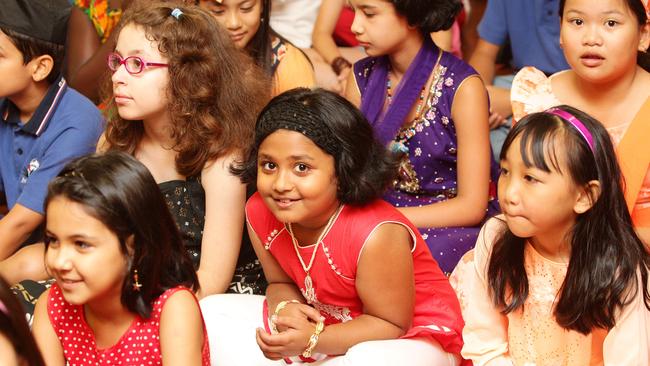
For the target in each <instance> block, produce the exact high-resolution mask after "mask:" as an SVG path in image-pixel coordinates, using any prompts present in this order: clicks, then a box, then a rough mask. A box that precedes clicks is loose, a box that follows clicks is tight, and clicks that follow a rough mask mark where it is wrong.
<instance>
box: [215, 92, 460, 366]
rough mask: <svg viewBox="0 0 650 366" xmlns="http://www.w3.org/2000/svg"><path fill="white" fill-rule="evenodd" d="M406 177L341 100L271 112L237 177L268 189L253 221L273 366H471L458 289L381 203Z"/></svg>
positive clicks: (254, 204) (283, 105)
mask: <svg viewBox="0 0 650 366" xmlns="http://www.w3.org/2000/svg"><path fill="white" fill-rule="evenodd" d="M394 168H395V161H394V159H393V158H392V157H391V156H389V155H388V154H387V152H386V151H385V149H384V148H383V147H382V146H381V144H379V143H378V142H376V141H375V140H374V139H373V132H372V129H371V127H370V126H369V125H368V123H367V121H366V120H365V118H364V117H363V115H362V114H361V113H360V112H359V111H358V110H357V109H356V108H355V107H354V106H353V105H352V104H350V103H349V102H347V101H346V100H345V99H343V98H342V97H340V96H338V95H336V94H334V93H331V92H326V91H324V90H322V89H316V90H313V91H312V90H308V89H304V88H298V89H295V90H292V91H289V92H286V93H284V94H282V95H280V96H278V97H276V98H274V99H273V100H272V101H271V102H270V103H269V105H267V106H266V107H265V109H264V110H263V111H262V113H261V115H260V117H259V119H258V122H257V127H256V132H255V143H254V145H253V148H252V149H251V151H250V153H249V155H248V158H247V159H246V160H245V162H244V164H243V166H242V168H241V169H235V170H237V171H238V173H239V174H240V176H241V178H242V180H243V181H245V182H255V181H256V182H257V189H258V193H256V194H255V195H254V196H253V197H251V199H250V200H249V201H248V203H247V206H246V214H247V219H248V224H249V232H250V236H251V239H252V241H253V245H254V247H255V251H256V253H257V254H258V257H259V258H260V261H261V262H262V266H263V268H264V273H265V274H266V276H267V279H268V280H269V287H268V289H267V292H266V302H265V303H264V312H265V314H266V315H269V314H272V315H271V316H270V320H269V323H268V324H266V326H267V327H266V330H265V329H258V331H257V343H258V344H259V348H260V349H261V350H262V352H263V353H264V355H265V356H266V357H268V358H270V359H281V358H286V359H290V360H291V361H304V362H313V361H316V360H322V359H324V358H326V356H325V355H333V356H334V355H343V354H345V356H341V357H331V358H327V359H325V360H324V361H321V362H322V363H321V364H324V365H343V364H345V365H350V364H352V365H395V364H408V365H458V364H459V362H460V358H459V357H458V355H457V353H458V351H459V347H460V346H461V343H462V341H461V338H460V333H459V330H460V328H461V327H462V324H463V321H462V319H461V317H460V313H459V307H458V303H457V300H456V299H455V297H454V295H453V291H452V290H451V287H450V286H449V283H448V281H447V278H446V277H445V276H444V275H443V273H442V272H441V271H440V269H439V267H438V266H437V264H436V262H435V261H434V260H433V258H432V257H431V254H430V253H429V251H428V249H427V247H426V245H425V243H424V241H423V240H422V238H421V237H420V236H419V235H418V234H417V229H416V228H415V227H414V226H413V225H412V224H410V223H409V222H408V220H407V219H406V218H405V217H404V216H403V215H402V214H400V213H399V212H398V211H397V210H395V209H394V208H393V207H392V206H390V205H389V204H387V203H385V202H384V201H382V200H379V197H380V196H381V193H382V192H383V190H384V188H385V187H386V184H387V183H388V181H389V180H390V179H391V177H392V176H393V172H394ZM260 307H261V306H260ZM204 308H206V307H205V304H204ZM260 310H261V309H260ZM219 341H220V340H219V339H217V340H215V342H219Z"/></svg>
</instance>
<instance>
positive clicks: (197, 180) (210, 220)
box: [100, 1, 268, 298]
mask: <svg viewBox="0 0 650 366" xmlns="http://www.w3.org/2000/svg"><path fill="white" fill-rule="evenodd" d="M178 6H179V7H175V5H173V4H170V3H169V2H167V3H163V2H149V1H143V2H140V3H136V4H134V5H132V6H131V7H129V9H128V10H127V11H125V12H124V13H123V15H122V19H121V22H120V26H118V28H116V29H115V30H114V32H116V39H117V46H116V48H115V52H114V53H111V54H110V55H109V57H108V67H109V68H110V70H111V71H112V75H111V80H110V81H109V83H108V84H107V88H110V94H111V99H110V102H109V104H108V115H109V116H110V117H109V120H108V126H107V129H106V134H105V137H106V144H105V145H103V146H101V147H100V148H101V149H111V150H119V151H124V152H127V153H129V154H131V155H133V156H135V158H136V159H138V160H139V161H140V162H142V163H143V164H144V165H145V166H146V167H147V168H149V171H150V172H151V173H152V175H153V176H154V178H155V179H156V181H157V182H158V184H159V187H160V189H161V190H162V191H163V194H164V196H165V200H166V201H167V203H168V206H169V208H170V210H171V211H172V215H173V216H174V218H175V219H176V223H177V224H178V226H179V227H180V229H181V232H182V234H183V239H184V242H185V244H186V249H187V251H188V252H189V253H190V256H191V258H192V259H193V261H194V264H195V267H197V270H198V271H197V274H198V276H199V281H200V282H201V292H200V293H198V296H199V298H201V297H203V296H205V295H207V294H213V293H223V292H225V291H226V290H229V291H235V292H244V293H260V294H261V293H263V287H264V282H263V278H262V270H261V266H260V264H259V262H257V258H256V257H255V254H254V252H253V249H252V247H251V246H250V244H248V243H246V242H244V244H242V233H243V231H244V205H245V202H246V187H245V186H244V185H243V184H242V183H241V182H240V181H239V179H237V177H235V176H233V175H232V174H231V173H230V171H229V170H228V167H229V165H230V162H231V161H233V160H234V159H238V158H239V156H240V154H241V150H242V149H244V148H245V147H246V146H247V145H248V144H249V143H250V139H251V137H252V133H253V124H254V123H255V118H256V116H257V113H258V112H259V110H260V109H261V107H262V106H263V105H264V103H265V102H266V100H267V99H266V98H267V97H266V96H267V94H268V92H267V90H268V85H267V84H266V83H265V82H264V80H265V79H264V77H263V76H261V75H258V73H257V72H256V68H255V67H254V65H253V63H252V61H251V60H250V59H249V58H248V57H247V56H246V55H244V54H243V53H242V52H240V51H238V50H236V49H235V47H234V45H233V44H232V42H230V40H229V39H228V36H227V35H226V34H225V32H222V31H220V30H219V26H218V24H217V22H216V21H215V20H214V19H213V18H212V17H211V16H210V15H209V14H208V13H207V12H205V11H203V10H202V9H200V8H198V7H196V6H185V5H180V4H179V5H178ZM240 249H241V250H240ZM238 255H239V259H238ZM233 273H235V276H234V279H233Z"/></svg>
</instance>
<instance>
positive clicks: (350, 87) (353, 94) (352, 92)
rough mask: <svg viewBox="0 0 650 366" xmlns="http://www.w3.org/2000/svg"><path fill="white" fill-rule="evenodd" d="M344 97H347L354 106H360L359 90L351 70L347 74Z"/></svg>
mask: <svg viewBox="0 0 650 366" xmlns="http://www.w3.org/2000/svg"><path fill="white" fill-rule="evenodd" d="M353 67H354V65H353ZM345 99H347V100H348V101H349V102H350V103H352V104H353V105H354V106H355V107H357V108H360V107H361V91H359V86H358V85H357V79H355V77H354V73H353V72H351V73H350V74H349V75H348V80H347V84H346V86H345Z"/></svg>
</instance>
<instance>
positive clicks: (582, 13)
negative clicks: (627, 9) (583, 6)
mask: <svg viewBox="0 0 650 366" xmlns="http://www.w3.org/2000/svg"><path fill="white" fill-rule="evenodd" d="M566 13H567V15H568V14H570V13H575V14H578V15H584V14H585V13H584V12H582V11H580V10H576V9H569V10H567V11H566ZM601 14H603V15H612V14H615V15H624V14H623V13H621V12H620V11H618V10H608V11H604V12H602V13H601Z"/></svg>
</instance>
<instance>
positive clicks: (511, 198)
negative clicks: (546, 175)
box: [498, 175, 521, 205]
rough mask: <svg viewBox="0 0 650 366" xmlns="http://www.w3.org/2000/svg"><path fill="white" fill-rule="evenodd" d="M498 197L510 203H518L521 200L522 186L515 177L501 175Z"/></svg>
mask: <svg viewBox="0 0 650 366" xmlns="http://www.w3.org/2000/svg"><path fill="white" fill-rule="evenodd" d="M498 189H499V192H498V197H499V201H503V202H504V203H506V204H508V205H518V204H519V202H520V198H521V196H520V187H519V183H518V182H516V180H515V179H511V178H510V176H503V175H502V176H501V177H499V184H498Z"/></svg>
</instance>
